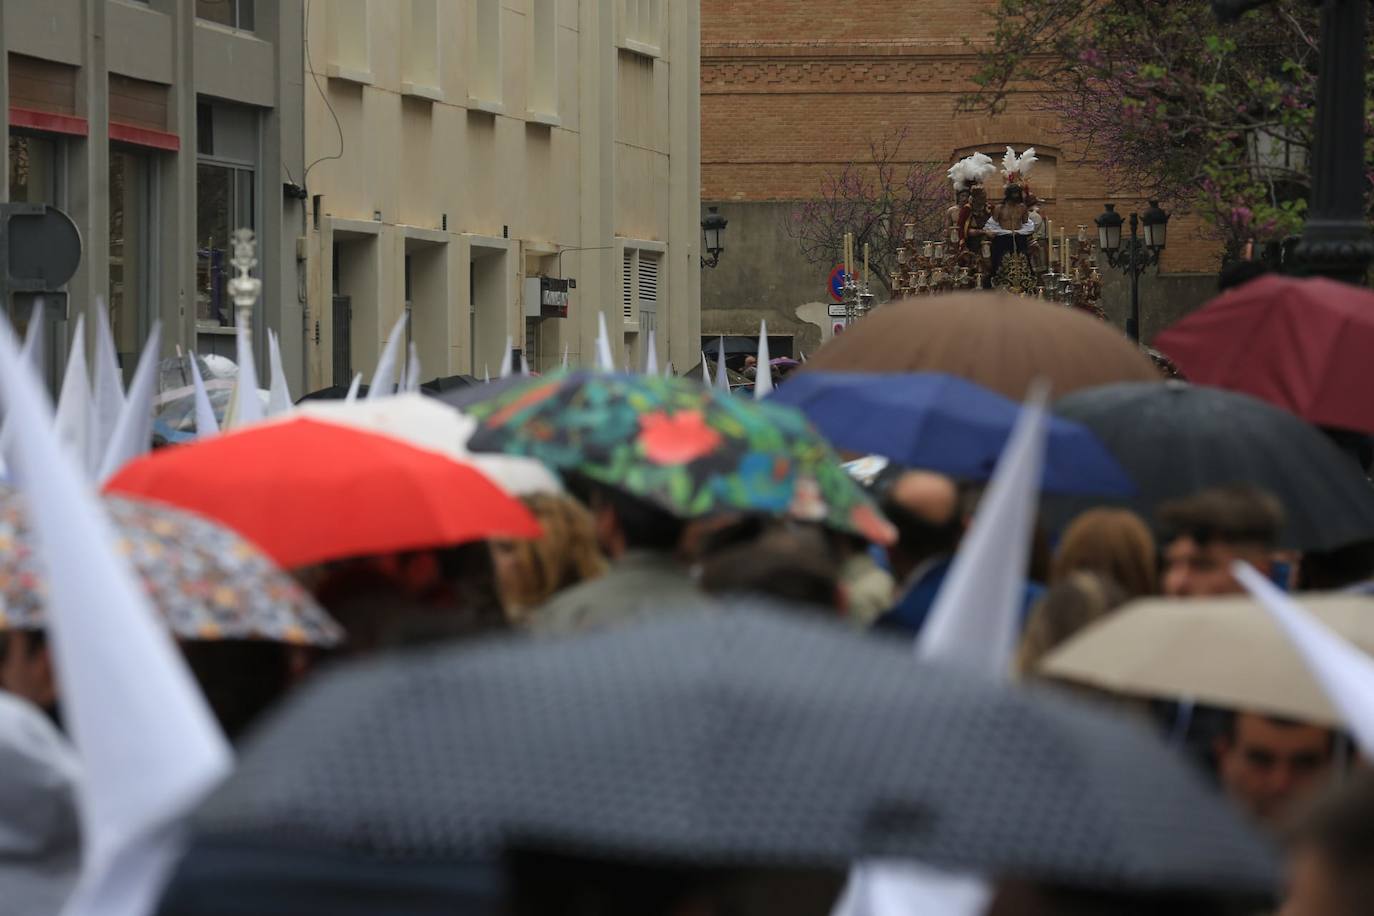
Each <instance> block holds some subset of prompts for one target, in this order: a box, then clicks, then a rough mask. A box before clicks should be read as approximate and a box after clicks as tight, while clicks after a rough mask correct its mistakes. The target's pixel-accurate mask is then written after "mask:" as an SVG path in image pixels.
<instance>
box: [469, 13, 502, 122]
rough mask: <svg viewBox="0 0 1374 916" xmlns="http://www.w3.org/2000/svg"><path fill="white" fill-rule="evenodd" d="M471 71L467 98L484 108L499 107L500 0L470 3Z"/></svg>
mask: <svg viewBox="0 0 1374 916" xmlns="http://www.w3.org/2000/svg"><path fill="white" fill-rule="evenodd" d="M472 7H473V9H472V28H471V29H470V30H469V31H470V33H471V36H472V43H473V45H472V53H471V54H470V55H469V59H470V60H471V61H472V70H471V71H470V72H469V74H468V96H469V98H471V99H472V100H473V101H475V102H479V103H483V105H484V107H488V108H492V107H495V108H499V107H500V105H501V0H473V4H472Z"/></svg>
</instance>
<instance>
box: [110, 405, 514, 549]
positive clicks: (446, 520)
mask: <svg viewBox="0 0 1374 916" xmlns="http://www.w3.org/2000/svg"><path fill="white" fill-rule="evenodd" d="M106 489H107V490H108V491H110V492H114V493H120V494H126V495H129V496H136V497H141V498H144V499H151V500H155V501H158V502H164V503H170V504H172V505H174V506H180V507H182V508H184V509H190V510H191V511H193V512H197V513H199V514H201V515H205V516H208V517H210V518H213V519H215V520H217V521H219V522H221V523H223V524H225V525H227V526H229V527H230V528H233V529H234V530H235V531H237V532H238V533H239V534H241V535H243V536H244V537H246V538H247V539H248V540H250V541H252V542H253V543H254V544H256V545H258V547H260V548H261V549H262V550H263V551H264V552H265V553H267V555H268V556H270V557H272V559H274V560H276V561H277V563H279V564H281V565H282V566H284V567H287V568H291V567H296V566H307V565H310V564H314V563H321V562H324V561H326V560H336V559H340V558H343V557H352V556H361V555H365V554H375V553H393V552H396V551H401V550H419V549H423V548H428V547H439V546H444V545H452V544H461V543H465V542H468V541H476V540H483V539H485V538H490V537H503V538H532V537H538V536H539V524H538V522H536V521H535V519H534V516H532V515H531V514H530V513H529V511H528V510H527V509H526V508H525V507H524V506H523V505H521V503H520V502H519V501H518V500H516V499H514V498H513V497H511V496H510V495H508V494H507V493H505V492H504V491H503V490H501V488H500V487H498V486H497V485H496V484H495V483H493V482H492V481H491V480H489V479H488V478H487V477H486V475H484V474H482V473H481V472H480V471H478V470H477V469H475V468H473V467H471V466H470V465H464V464H460V463H458V462H456V461H453V460H452V459H450V458H448V457H446V456H444V455H440V454H438V453H436V452H432V451H428V450H426V449H421V448H416V447H415V446H413V445H408V444H406V443H404V442H401V441H399V440H397V439H394V438H392V437H390V436H383V435H378V434H376V433H370V432H366V431H364V430H360V429H350V428H348V427H346V426H341V425H338V424H336V423H321V422H318V421H316V420H310V419H307V418H303V417H302V418H296V419H292V420H289V421H285V422H281V423H265V424H260V425H257V426H253V427H249V428H247V429H244V430H242V431H239V432H235V433H231V434H228V435H224V436H219V437H216V438H214V439H210V440H205V441H197V442H194V443H191V444H190V445H182V446H177V447H176V448H170V449H164V450H162V451H161V452H158V453H156V454H153V455H148V456H146V457H144V458H140V459H138V460H136V461H132V462H130V463H129V464H127V465H125V466H124V467H123V468H122V469H121V470H120V472H119V473H118V474H116V475H115V476H114V477H113V478H112V479H111V480H110V481H109V483H108V484H107V485H106Z"/></svg>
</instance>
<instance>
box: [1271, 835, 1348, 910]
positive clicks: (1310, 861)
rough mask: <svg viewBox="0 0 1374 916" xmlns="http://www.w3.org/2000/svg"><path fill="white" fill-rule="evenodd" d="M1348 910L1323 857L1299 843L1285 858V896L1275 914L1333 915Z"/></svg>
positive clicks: (1309, 847)
mask: <svg viewBox="0 0 1374 916" xmlns="http://www.w3.org/2000/svg"><path fill="white" fill-rule="evenodd" d="M1344 912H1347V909H1346V902H1345V901H1343V900H1342V899H1341V895H1340V893H1339V891H1338V890H1337V888H1336V881H1335V876H1334V875H1332V874H1331V867H1330V866H1329V865H1328V864H1327V862H1326V858H1325V857H1324V856H1323V855H1322V854H1321V853H1320V852H1318V851H1317V850H1316V849H1313V848H1312V847H1311V846H1301V847H1299V848H1298V849H1296V850H1294V851H1293V854H1292V855H1291V856H1290V857H1289V860H1288V896H1287V897H1286V898H1285V899H1284V901H1283V909H1281V910H1279V912H1278V916H1332V914H1334V913H1344Z"/></svg>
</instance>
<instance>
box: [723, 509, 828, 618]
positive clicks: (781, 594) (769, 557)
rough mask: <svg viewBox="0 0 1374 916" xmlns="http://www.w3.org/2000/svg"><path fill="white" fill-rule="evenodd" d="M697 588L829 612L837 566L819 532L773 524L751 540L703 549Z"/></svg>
mask: <svg viewBox="0 0 1374 916" xmlns="http://www.w3.org/2000/svg"><path fill="white" fill-rule="evenodd" d="M701 587H702V588H703V589H705V590H706V591H708V592H711V593H713V594H729V593H734V594H749V595H765V596H767V597H770V598H777V599H780V600H782V601H785V602H788V603H789V604H795V605H802V606H807V607H816V608H824V609H826V610H827V611H830V612H832V613H833V612H835V611H836V610H837V607H836V598H837V596H838V595H839V588H840V564H839V561H838V560H836V558H835V554H834V553H833V552H832V551H831V550H830V549H829V545H828V544H827V543H826V539H825V537H824V536H823V535H822V534H821V533H820V532H819V531H816V530H815V529H812V528H801V527H791V526H773V527H771V528H768V529H767V530H765V531H763V532H762V533H761V534H759V535H758V537H756V538H755V539H753V540H750V541H741V542H737V543H734V544H732V545H731V546H729V547H726V548H724V549H721V550H716V551H714V552H711V551H707V552H705V554H704V556H703V558H702V565H701Z"/></svg>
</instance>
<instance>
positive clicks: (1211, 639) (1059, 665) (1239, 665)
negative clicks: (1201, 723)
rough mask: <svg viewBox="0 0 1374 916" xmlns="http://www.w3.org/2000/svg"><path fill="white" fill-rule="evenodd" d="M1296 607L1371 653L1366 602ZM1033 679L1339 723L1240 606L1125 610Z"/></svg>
mask: <svg viewBox="0 0 1374 916" xmlns="http://www.w3.org/2000/svg"><path fill="white" fill-rule="evenodd" d="M1298 600H1299V601H1300V602H1301V604H1302V605H1303V606H1304V607H1305V608H1307V609H1308V610H1309V611H1311V612H1312V613H1313V614H1314V615H1316V617H1317V618H1318V619H1319V620H1321V621H1322V622H1323V623H1325V624H1326V625H1327V626H1329V627H1331V628H1332V629H1333V630H1335V631H1336V632H1337V633H1339V634H1340V635H1341V636H1343V637H1344V638H1346V639H1348V640H1350V641H1351V642H1352V643H1354V644H1355V646H1356V647H1357V648H1359V649H1361V650H1362V651H1364V652H1374V598H1369V597H1366V596H1364V595H1337V594H1333V595H1300V596H1298ZM1039 673H1040V674H1042V675H1044V676H1046V677H1051V678H1055V679H1057V680H1064V681H1072V682H1075V683H1079V684H1086V685H1088V686H1091V687H1097V688H1099V689H1103V690H1107V691H1110V692H1112V693H1124V694H1129V695H1132V696H1141V697H1155V698H1163V699H1184V698H1190V699H1195V700H1198V701H1200V702H1203V703H1208V704H1211V705H1213V706H1222V707H1225V708H1227V709H1245V710H1253V711H1255V712H1261V713H1268V714H1270V715H1277V716H1286V717H1288V718H1291V719H1297V720H1299V721H1303V722H1312V723H1315V724H1318V725H1329V726H1336V727H1340V726H1341V722H1342V717H1341V715H1340V713H1338V712H1337V711H1336V709H1335V707H1333V706H1332V705H1331V701H1330V700H1329V699H1327V696H1326V691H1325V690H1323V689H1322V687H1321V685H1320V684H1319V683H1318V682H1317V680H1316V678H1314V677H1313V676H1312V672H1311V670H1310V669H1309V668H1308V666H1307V663H1306V662H1304V661H1303V658H1302V656H1301V655H1300V654H1299V653H1298V650H1297V649H1296V648H1295V647H1294V646H1293V643H1292V641H1291V640H1289V639H1288V637H1287V636H1286V635H1284V632H1283V630H1282V629H1280V627H1279V625H1278V624H1277V623H1275V622H1274V619H1273V618H1272V617H1271V616H1270V615H1269V614H1268V613H1267V612H1266V611H1265V610H1264V608H1262V607H1260V605H1259V603H1258V602H1256V601H1255V600H1254V599H1253V598H1251V597H1249V596H1234V597H1226V598H1207V599H1191V600H1186V601H1180V600H1166V599H1160V598H1154V599H1146V600H1143V601H1135V602H1132V603H1131V604H1129V605H1127V606H1126V607H1124V608H1122V609H1121V610H1119V611H1117V612H1116V613H1115V614H1112V615H1110V616H1109V617H1107V618H1105V619H1103V620H1101V621H1099V622H1097V623H1095V624H1094V625H1092V626H1090V627H1088V628H1087V629H1086V630H1084V631H1082V632H1081V633H1079V634H1077V635H1076V636H1074V637H1073V638H1072V639H1070V640H1069V641H1068V642H1066V643H1064V645H1062V646H1060V647H1059V648H1057V649H1055V650H1054V651H1053V652H1051V653H1050V654H1049V655H1048V656H1046V658H1045V660H1044V661H1043V662H1041V664H1040V668H1039Z"/></svg>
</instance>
